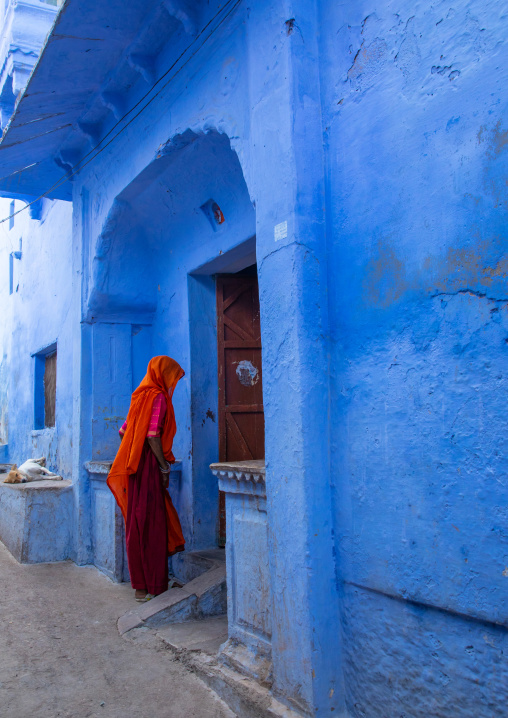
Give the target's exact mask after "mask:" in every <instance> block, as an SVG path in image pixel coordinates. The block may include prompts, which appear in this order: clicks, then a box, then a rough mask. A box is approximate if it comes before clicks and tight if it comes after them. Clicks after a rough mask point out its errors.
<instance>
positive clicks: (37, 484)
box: [0, 474, 72, 492]
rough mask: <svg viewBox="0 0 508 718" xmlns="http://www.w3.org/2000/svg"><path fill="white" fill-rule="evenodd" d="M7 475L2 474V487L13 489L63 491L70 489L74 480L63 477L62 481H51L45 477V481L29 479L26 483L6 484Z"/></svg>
mask: <svg viewBox="0 0 508 718" xmlns="http://www.w3.org/2000/svg"><path fill="white" fill-rule="evenodd" d="M7 476H8V474H0V487H3V488H5V489H7V490H10V489H12V490H13V491H22V492H25V491H27V492H30V491H48V490H49V491H52V490H53V491H63V490H64V489H68V488H69V486H72V481H71V480H70V479H62V481H51V480H50V479H45V480H44V481H27V482H26V483H24V484H6V483H4V481H5V479H6V478H7ZM0 490H1V489H0Z"/></svg>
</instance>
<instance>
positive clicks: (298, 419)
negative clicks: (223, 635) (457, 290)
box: [249, 0, 343, 715]
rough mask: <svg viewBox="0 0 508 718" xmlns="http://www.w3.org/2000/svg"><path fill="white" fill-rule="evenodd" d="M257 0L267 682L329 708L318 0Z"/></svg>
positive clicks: (331, 635) (335, 696) (331, 572)
mask: <svg viewBox="0 0 508 718" xmlns="http://www.w3.org/2000/svg"><path fill="white" fill-rule="evenodd" d="M263 5H264V7H263V9H262V10H261V9H260V10H257V9H254V8H253V9H252V10H251V22H250V27H251V28H252V32H250V35H249V43H250V46H249V55H250V83H251V84H250V87H251V93H252V94H251V104H252V105H253V111H252V125H251V136H252V145H251V151H252V154H253V164H254V167H255V172H254V184H255V187H254V194H255V198H256V218H257V261H258V272H259V281H260V300H261V327H262V340H263V382H264V406H265V420H266V460H267V475H266V489H267V501H268V530H269V547H270V576H271V588H272V595H273V609H272V610H273V636H272V650H273V670H274V693H275V694H276V695H277V696H278V697H279V698H281V699H282V700H285V701H286V702H287V703H288V704H290V705H291V704H292V705H296V706H299V707H300V708H301V709H303V710H304V711H305V712H307V713H309V714H311V715H330V714H331V712H332V711H337V713H335V715H338V714H339V712H340V710H341V709H342V708H343V691H342V689H341V685H340V675H341V667H340V664H341V661H340V629H339V608H338V596H337V583H336V576H335V565H334V551H333V529H332V510H331V488H330V467H329V435H328V431H329V382H328V376H329V368H328V360H329V359H328V326H327V325H328V317H327V301H328V299H327V289H326V281H327V267H326V237H325V207H324V203H325V199H324V196H325V193H324V176H323V165H324V157H323V131H322V126H321V104H320V86H319V68H318V47H317V39H318V22H317V19H318V18H317V7H316V2H314V1H309V2H307V1H305V0H295V1H294V2H285V3H275V2H273V3H272V7H271V9H270V11H268V10H267V8H266V5H265V4H263ZM257 12H259V13H260V17H259V18H258V19H256V18H255V17H254V16H255V15H256V13H257ZM261 15H262V17H261ZM268 17H270V18H271V23H269V22H267V18H268ZM259 98H262V99H261V100H259Z"/></svg>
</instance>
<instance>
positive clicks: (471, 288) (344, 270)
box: [322, 2, 508, 718]
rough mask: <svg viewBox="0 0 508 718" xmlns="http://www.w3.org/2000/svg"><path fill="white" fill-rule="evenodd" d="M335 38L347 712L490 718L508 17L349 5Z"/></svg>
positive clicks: (458, 9) (479, 11) (501, 582)
mask: <svg viewBox="0 0 508 718" xmlns="http://www.w3.org/2000/svg"><path fill="white" fill-rule="evenodd" d="M323 28H326V38H325V40H324V53H323V63H322V73H323V79H324V87H325V88H326V90H325V93H324V98H325V101H324V103H323V119H324V125H325V138H326V142H327V152H328V160H327V164H328V171H327V182H328V188H327V193H328V201H329V211H330V214H329V249H330V275H329V291H330V328H331V340H332V344H331V351H332V357H333V360H332V368H333V369H332V404H331V406H332V426H333V427H334V431H333V434H332V436H333V441H332V454H331V467H332V482H333V486H334V495H335V498H334V504H335V516H336V539H337V544H336V546H337V555H338V556H339V561H338V580H339V585H341V586H342V591H341V592H342V605H343V608H342V615H343V634H342V640H343V642H344V646H345V650H346V659H345V665H346V696H347V704H348V708H349V710H350V711H351V713H352V714H353V715H354V716H371V715H383V716H393V715H405V716H412V717H413V716H414V717H415V718H416V717H418V718H419V717H420V716H421V717H422V718H423V716H428V715H433V716H444V715H461V716H482V717H483V716H485V718H486V717H487V716H493V715H497V714H501V713H503V712H504V708H503V707H502V705H503V704H504V703H505V702H506V698H507V694H508V687H507V686H508V683H507V676H506V670H505V668H503V667H502V658H501V656H502V655H503V650H504V651H505V652H506V649H507V647H508V638H507V633H506V627H508V623H507V612H506V605H507V597H508V571H507V570H506V566H507V563H508V562H507V556H508V554H507V543H506V541H507V526H508V524H507V512H506V505H507V501H508V487H507V484H506V469H507V466H506V446H507V444H506V441H507V439H506V399H507V368H508V363H507V353H506V351H507V344H506V338H507V336H508V333H507V330H508V314H507V301H508V294H507V288H506V279H507V270H508V265H507V263H506V250H507V240H506V220H507V212H506V209H507V207H506V183H505V179H506V170H507V159H508V152H507V150H506V137H507V134H506V133H507V128H508V118H507V116H506V101H507V93H506V86H507V85H506V80H507V77H506V32H507V18H506V15H505V14H503V7H502V5H501V4H500V3H498V2H454V3H451V4H450V3H442V2H438V3H432V5H428V4H416V5H413V6H411V7H410V8H409V7H408V6H407V5H405V4H404V3H400V2H381V3H380V2H377V3H376V2H359V3H355V4H354V6H351V5H350V4H349V3H338V4H336V5H335V6H332V4H327V6H326V8H323ZM331 57H333V59H334V61H333V63H329V62H327V59H328V58H331ZM407 601H410V603H407ZM496 624H503V625H504V626H505V628H504V629H503V628H501V627H499V626H497V625H496ZM495 685H497V686H498V687H499V688H500V693H497V692H496V689H495ZM466 696H467V699H466Z"/></svg>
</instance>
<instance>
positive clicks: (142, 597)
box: [134, 588, 147, 602]
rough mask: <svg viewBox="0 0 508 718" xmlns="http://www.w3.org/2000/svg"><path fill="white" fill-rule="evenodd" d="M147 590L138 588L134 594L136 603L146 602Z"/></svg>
mask: <svg viewBox="0 0 508 718" xmlns="http://www.w3.org/2000/svg"><path fill="white" fill-rule="evenodd" d="M146 595H147V590H146V588H137V589H136V592H135V594H134V598H135V599H136V601H140V602H141V601H146Z"/></svg>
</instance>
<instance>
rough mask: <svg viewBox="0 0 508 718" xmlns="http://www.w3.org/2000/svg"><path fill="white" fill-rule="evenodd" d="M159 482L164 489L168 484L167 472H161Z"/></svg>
mask: <svg viewBox="0 0 508 718" xmlns="http://www.w3.org/2000/svg"><path fill="white" fill-rule="evenodd" d="M161 484H162V488H163V489H164V491H165V490H166V489H167V488H168V486H169V474H163V473H162V472H161Z"/></svg>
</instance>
